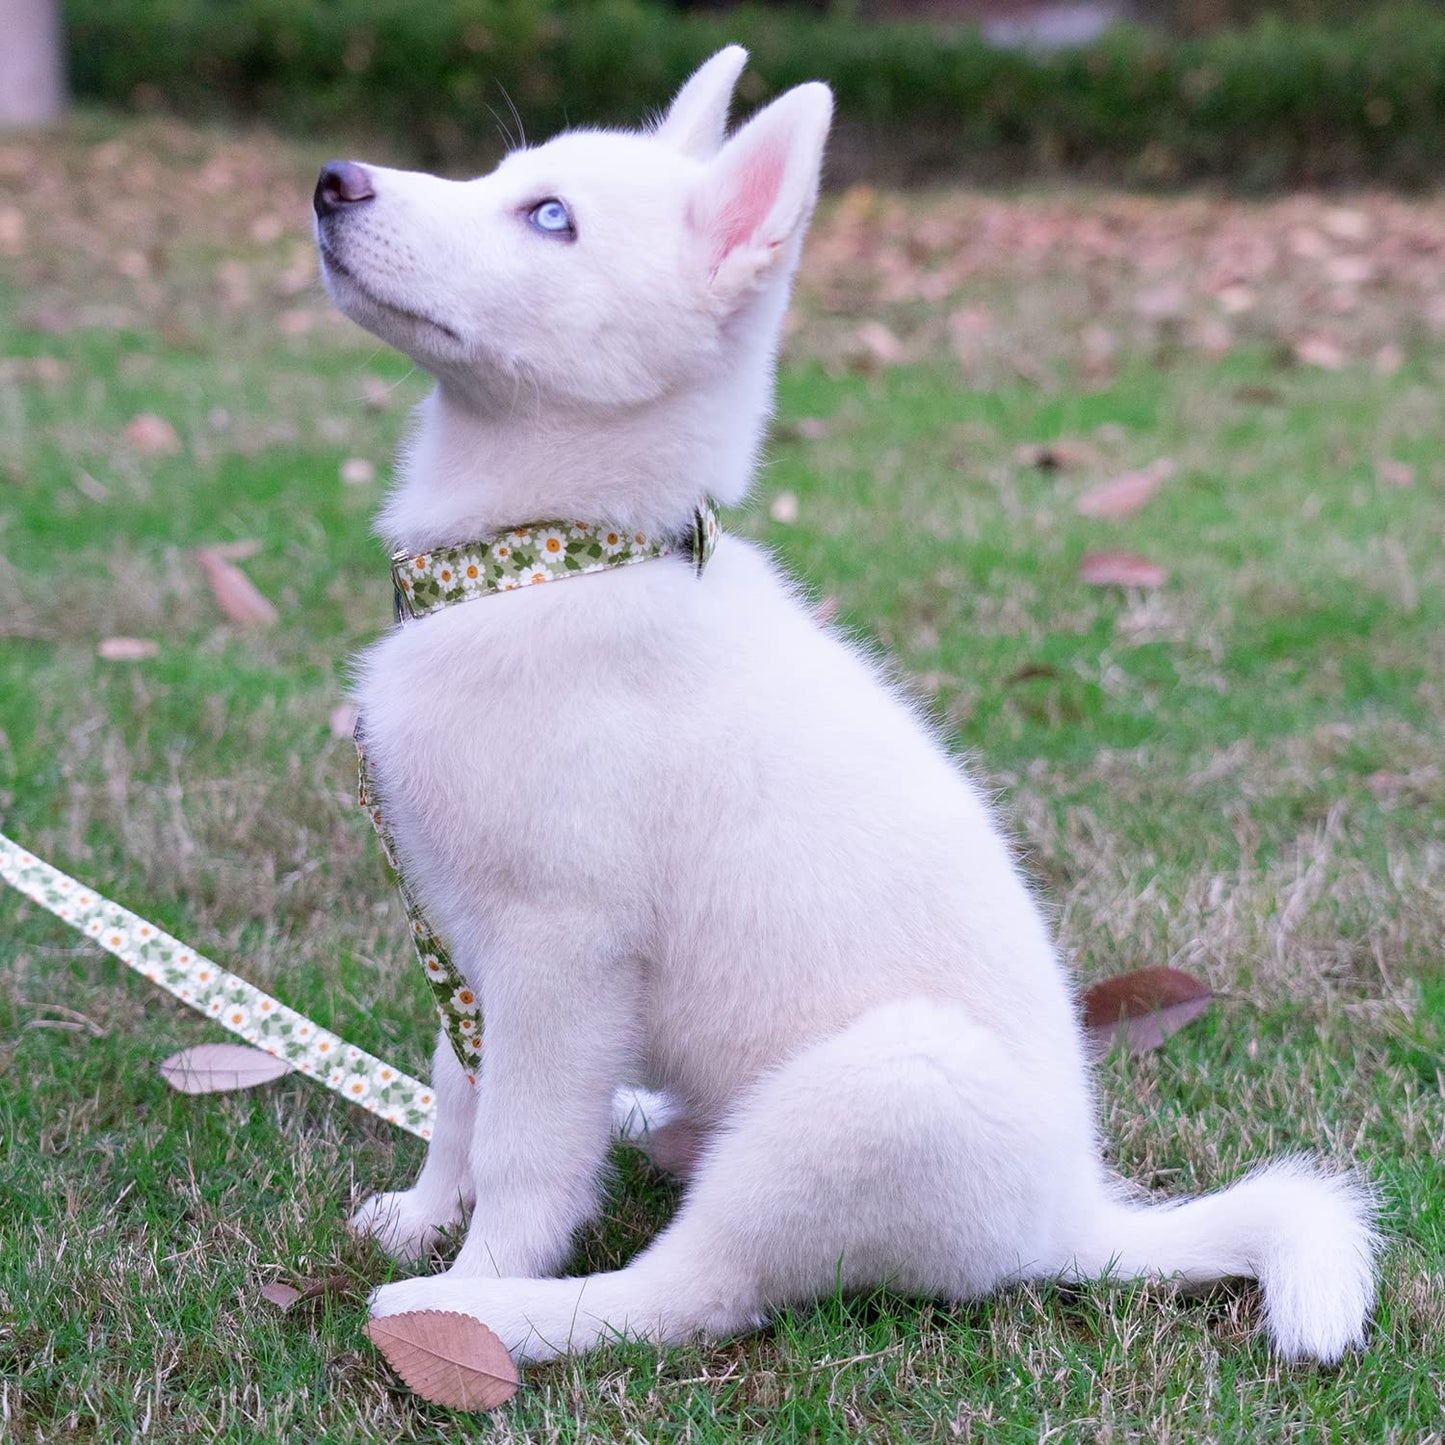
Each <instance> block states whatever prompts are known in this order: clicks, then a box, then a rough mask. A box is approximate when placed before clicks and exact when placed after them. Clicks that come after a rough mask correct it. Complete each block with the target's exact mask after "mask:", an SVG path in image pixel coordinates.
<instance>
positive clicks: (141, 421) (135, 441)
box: [125, 411, 181, 456]
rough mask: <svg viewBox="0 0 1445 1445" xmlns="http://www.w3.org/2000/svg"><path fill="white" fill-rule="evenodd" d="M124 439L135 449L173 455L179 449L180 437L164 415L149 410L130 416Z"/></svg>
mask: <svg viewBox="0 0 1445 1445" xmlns="http://www.w3.org/2000/svg"><path fill="white" fill-rule="evenodd" d="M125 439H126V440H127V441H128V442H129V443H130V444H131V445H132V446H133V447H135V449H136V450H137V451H142V452H147V453H149V454H150V455H151V456H173V455H175V453H176V452H178V451H180V449H181V439H180V437H178V436H177V435H176V429H175V427H173V426H172V425H171V424H170V422H168V421H167V420H166V419H165V418H164V417H162V416H157V415H156V414H155V413H154V412H150V411H143V412H142V413H141V414H140V415H139V416H137V417H132V418H131V421H130V424H129V425H128V426H127V427H126V429H125Z"/></svg>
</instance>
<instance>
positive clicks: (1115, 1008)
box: [1084, 967, 1214, 1054]
mask: <svg viewBox="0 0 1445 1445" xmlns="http://www.w3.org/2000/svg"><path fill="white" fill-rule="evenodd" d="M1213 1000H1214V994H1213V992H1212V991H1211V990H1210V987H1209V985H1208V984H1207V983H1202V982H1201V981H1200V980H1199V979H1197V978H1191V977H1190V976H1189V975H1188V974H1187V973H1181V972H1180V971H1179V969H1177V968H1163V967H1159V968H1139V969H1135V970H1134V971H1133V972H1132V973H1120V974H1115V975H1114V977H1112V978H1104V979H1100V980H1099V982H1098V983H1096V984H1094V985H1093V986H1092V987H1090V988H1088V989H1087V990H1085V992H1084V1034H1085V1038H1086V1040H1087V1042H1088V1043H1089V1045H1090V1047H1091V1048H1092V1049H1093V1050H1094V1052H1095V1053H1097V1054H1105V1053H1107V1052H1108V1051H1109V1050H1110V1048H1112V1047H1114V1046H1115V1045H1120V1046H1122V1047H1123V1048H1124V1049H1126V1050H1127V1051H1128V1052H1129V1053H1131V1054H1143V1053H1148V1052H1149V1051H1150V1050H1151V1049H1157V1048H1158V1047H1159V1046H1160V1045H1161V1044H1162V1043H1163V1042H1164V1040H1165V1039H1167V1038H1168V1037H1169V1035H1170V1034H1173V1033H1177V1032H1178V1031H1179V1030H1180V1029H1182V1028H1183V1027H1184V1025H1185V1024H1187V1023H1190V1022H1192V1021H1193V1020H1194V1019H1197V1018H1198V1017H1199V1015H1200V1014H1202V1013H1203V1012H1204V1011H1205V1010H1206V1009H1207V1008H1208V1007H1209V1005H1210V1004H1211V1003H1212V1002H1213Z"/></svg>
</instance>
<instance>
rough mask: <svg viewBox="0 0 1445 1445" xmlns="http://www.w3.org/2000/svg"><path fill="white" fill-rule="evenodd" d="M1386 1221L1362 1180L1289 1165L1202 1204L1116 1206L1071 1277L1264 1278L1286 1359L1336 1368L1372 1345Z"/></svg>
mask: <svg viewBox="0 0 1445 1445" xmlns="http://www.w3.org/2000/svg"><path fill="white" fill-rule="evenodd" d="M1374 1218H1375V1204H1374V1201H1373V1199H1372V1197H1371V1196H1370V1194H1369V1192H1368V1190H1367V1189H1366V1188H1365V1187H1364V1185H1362V1184H1361V1183H1360V1182H1359V1180H1357V1179H1355V1178H1354V1177H1352V1176H1349V1175H1342V1174H1328V1173H1325V1172H1324V1171H1323V1170H1322V1169H1321V1168H1320V1167H1319V1166H1318V1165H1316V1164H1314V1163H1312V1162H1311V1161H1309V1160H1306V1159H1284V1160H1280V1161H1279V1162H1278V1163H1274V1164H1267V1165H1264V1166H1263V1167H1261V1168H1259V1169H1256V1170H1254V1171H1253V1172H1252V1173H1251V1174H1249V1175H1247V1176H1246V1177H1245V1178H1244V1179H1241V1180H1240V1181H1239V1183H1238V1184H1235V1185H1232V1186H1231V1187H1230V1188H1228V1189H1222V1190H1220V1191H1219V1192H1218V1193H1216V1194H1206V1195H1204V1196H1203V1197H1202V1198H1199V1199H1187V1200H1183V1201H1180V1202H1179V1203H1177V1204H1156V1205H1141V1204H1130V1203H1124V1202H1111V1203H1109V1204H1107V1205H1105V1206H1104V1208H1103V1210H1102V1212H1101V1214H1100V1215H1099V1216H1097V1217H1096V1221H1095V1225H1094V1228H1093V1229H1092V1230H1091V1231H1090V1234H1091V1238H1089V1239H1088V1240H1087V1242H1086V1243H1085V1244H1084V1245H1083V1246H1081V1247H1080V1248H1079V1249H1078V1250H1077V1251H1076V1255H1075V1262H1074V1266H1073V1268H1072V1269H1071V1270H1070V1271H1069V1272H1068V1273H1069V1277H1071V1278H1075V1279H1091V1278H1097V1277H1099V1276H1100V1275H1109V1276H1111V1277H1113V1278H1116V1279H1139V1278H1146V1277H1153V1276H1157V1277H1163V1278H1175V1279H1178V1280H1180V1281H1182V1282H1184V1283H1191V1284H1192V1283H1206V1282H1208V1281H1210V1280H1216V1279H1228V1278H1234V1277H1242V1278H1246V1279H1257V1280H1258V1281H1259V1285H1260V1289H1261V1291H1262V1293H1263V1295H1264V1308H1265V1319H1266V1324H1267V1327H1268V1330H1269V1335H1270V1338H1271V1340H1272V1341H1273V1342H1274V1347H1275V1349H1276V1350H1277V1351H1278V1352H1279V1353H1280V1354H1281V1355H1282V1356H1284V1358H1285V1359H1289V1360H1296V1359H1317V1360H1322V1361H1325V1362H1326V1363H1329V1362H1332V1361H1334V1360H1337V1359H1339V1357H1340V1356H1341V1355H1342V1354H1344V1352H1345V1351H1346V1350H1347V1349H1348V1348H1349V1347H1350V1346H1352V1345H1359V1344H1363V1342H1364V1337H1365V1324H1366V1321H1367V1320H1368V1319H1369V1315H1370V1310H1371V1307H1372V1306H1373V1304H1374V1301H1375V1283H1376V1268H1375V1256H1376V1254H1377V1252H1378V1249H1379V1237H1378V1235H1377V1234H1376V1233H1375V1228H1374Z"/></svg>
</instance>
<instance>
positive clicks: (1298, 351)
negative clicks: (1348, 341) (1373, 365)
mask: <svg viewBox="0 0 1445 1445" xmlns="http://www.w3.org/2000/svg"><path fill="white" fill-rule="evenodd" d="M1294 356H1295V360H1296V361H1298V362H1299V363H1300V364H1301V365H1303V366H1318V367H1320V368H1321V370H1324V371H1342V370H1343V369H1344V366H1345V362H1346V361H1347V360H1348V357H1346V355H1345V348H1344V347H1343V346H1341V345H1340V343H1339V342H1338V341H1336V340H1335V339H1334V337H1333V336H1303V337H1301V338H1300V339H1299V340H1298V341H1297V342H1295V348H1294Z"/></svg>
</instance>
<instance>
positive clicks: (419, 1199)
mask: <svg viewBox="0 0 1445 1445" xmlns="http://www.w3.org/2000/svg"><path fill="white" fill-rule="evenodd" d="M461 1218H462V1206H461V1201H460V1200H453V1201H452V1206H451V1208H450V1209H448V1208H447V1206H446V1205H444V1204H442V1203H441V1202H440V1201H438V1200H436V1199H434V1198H431V1197H429V1196H426V1195H423V1194H422V1193H421V1191H420V1190H418V1189H397V1190H393V1191H392V1192H391V1193H388V1194H373V1195H372V1196H371V1198H370V1199H368V1200H367V1201H366V1203H365V1204H363V1205H362V1206H361V1208H360V1209H358V1210H357V1211H356V1213H355V1214H353V1215H352V1216H351V1220H350V1227H351V1229H352V1231H353V1232H354V1233H356V1234H365V1235H370V1237H371V1238H372V1239H374V1240H376V1242H377V1243H378V1244H379V1245H380V1246H381V1247H382V1248H383V1249H384V1250H385V1251H386V1252H387V1253H388V1254H389V1255H391V1256H393V1257H394V1258H396V1259H402V1260H416V1259H420V1258H421V1257H422V1256H423V1255H425V1254H426V1253H427V1252H428V1251H429V1250H430V1249H432V1248H433V1247H434V1246H435V1245H436V1244H437V1243H438V1241H440V1239H441V1236H442V1231H443V1230H444V1229H447V1228H449V1227H450V1226H451V1225H453V1224H457V1223H459V1222H460V1221H461Z"/></svg>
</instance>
